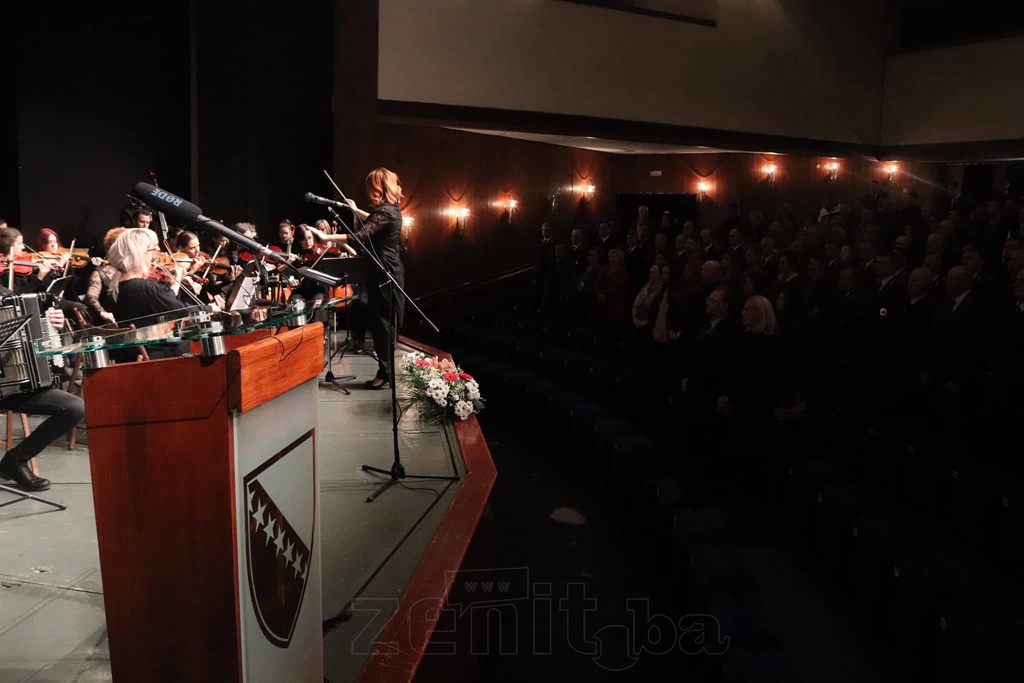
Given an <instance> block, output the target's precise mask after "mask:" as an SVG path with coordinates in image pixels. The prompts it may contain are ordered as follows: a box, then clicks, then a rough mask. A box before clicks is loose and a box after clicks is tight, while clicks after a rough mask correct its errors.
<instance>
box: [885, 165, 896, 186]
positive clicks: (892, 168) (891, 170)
mask: <svg viewBox="0 0 1024 683" xmlns="http://www.w3.org/2000/svg"><path fill="white" fill-rule="evenodd" d="M885 170H886V173H888V174H889V175H888V183H889V184H890V185H895V184H896V172H897V171H898V170H899V167H897V166H896V164H889V165H888V166H887V167H886V168H885Z"/></svg>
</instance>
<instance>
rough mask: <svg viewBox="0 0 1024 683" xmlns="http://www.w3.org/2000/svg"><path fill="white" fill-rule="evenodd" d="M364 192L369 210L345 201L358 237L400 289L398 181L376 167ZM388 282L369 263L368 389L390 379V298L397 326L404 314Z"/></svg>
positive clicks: (332, 238) (326, 238)
mask: <svg viewBox="0 0 1024 683" xmlns="http://www.w3.org/2000/svg"><path fill="white" fill-rule="evenodd" d="M366 194H367V196H368V197H369V198H370V206H371V209H370V211H369V212H367V211H363V210H361V209H360V208H359V207H357V206H356V203H355V202H354V201H353V200H351V199H349V200H348V204H349V206H351V207H352V211H353V213H355V214H356V215H357V216H358V217H359V218H361V219H362V229H361V230H360V229H358V228H357V232H358V237H359V238H360V239H361V240H362V241H363V243H364V244H366V245H367V248H368V249H370V250H371V251H372V252H373V253H374V254H375V255H376V257H377V259H378V260H379V261H380V262H381V263H382V264H383V265H384V267H385V268H386V269H387V270H388V272H389V273H390V274H391V276H392V277H394V278H395V281H396V282H397V283H398V284H399V285H400V286H402V287H403V288H404V287H405V271H404V269H403V267H402V259H401V257H400V255H399V248H400V245H401V236H402V212H401V211H400V210H399V209H398V204H399V202H401V201H402V185H401V182H400V181H399V180H398V176H397V175H395V173H394V172H392V171H389V170H388V169H386V168H376V169H374V170H372V171H370V174H369V175H368V176H366ZM309 230H310V231H311V232H312V233H313V234H314V235H315V236H316V237H317V238H318V239H320V240H321V241H323V242H341V243H342V244H347V243H348V235H328V234H326V233H324V232H323V231H322V230H318V229H316V228H312V227H311V228H309ZM389 281H390V280H389V279H388V278H387V276H385V275H384V274H383V273H381V272H380V271H379V270H378V269H377V268H376V267H372V266H371V268H370V275H369V278H368V280H367V283H366V291H367V294H368V297H369V306H368V308H369V311H368V314H369V315H368V317H369V327H370V333H371V334H372V335H373V348H374V351H376V353H377V375H376V377H374V378H373V379H371V380H368V381H367V382H366V384H367V386H369V387H370V388H371V389H383V388H384V387H386V386H387V385H388V382H390V377H391V374H390V370H391V366H390V363H391V359H390V358H389V355H388V350H389V344H390V343H391V338H392V335H393V334H394V329H395V328H394V325H393V324H392V323H393V321H392V315H391V311H392V298H393V297H394V322H395V323H397V324H398V325H401V324H402V318H403V316H404V313H405V299H404V298H403V297H402V295H401V294H399V293H398V292H392V291H391V290H392V288H391V287H388V286H381V285H384V284H385V283H387V282H389Z"/></svg>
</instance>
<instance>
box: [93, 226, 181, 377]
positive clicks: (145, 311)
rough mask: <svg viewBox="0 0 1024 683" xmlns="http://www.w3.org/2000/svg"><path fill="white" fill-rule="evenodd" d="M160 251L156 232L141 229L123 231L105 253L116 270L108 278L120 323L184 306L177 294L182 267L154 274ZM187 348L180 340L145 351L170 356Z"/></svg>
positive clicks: (115, 315)
mask: <svg viewBox="0 0 1024 683" xmlns="http://www.w3.org/2000/svg"><path fill="white" fill-rule="evenodd" d="M159 252H160V249H159V248H158V247H157V238H156V233H154V232H153V231H152V230H148V229H142V228H132V229H129V230H125V231H124V232H123V233H121V234H120V235H119V236H118V237H117V239H116V240H114V244H113V245H111V247H110V250H109V251H108V252H107V260H108V261H109V262H110V265H111V266H113V267H114V270H115V272H114V276H113V278H112V279H111V288H112V290H113V294H114V310H113V313H114V317H115V318H116V319H117V320H119V321H120V322H121V323H122V324H125V323H127V322H128V321H130V320H133V319H135V318H141V317H143V316H147V315H155V314H158V313H169V312H171V311H177V310H180V309H182V308H184V306H183V305H182V303H181V301H180V300H179V299H178V296H177V295H178V290H179V289H180V286H181V284H180V283H181V278H182V276H183V275H184V273H185V268H184V267H182V266H178V265H175V266H174V267H173V269H169V272H170V273H171V275H173V277H170V276H169V277H166V278H161V277H159V276H160V274H161V273H160V272H157V273H154V265H153V259H154V256H155V255H157V254H159ZM163 274H164V275H166V273H163ZM151 278H154V279H151ZM188 348H189V346H188V343H184V342H183V343H181V344H167V345H161V346H151V347H149V348H148V351H149V356H150V358H170V357H173V356H181V355H184V354H185V353H188Z"/></svg>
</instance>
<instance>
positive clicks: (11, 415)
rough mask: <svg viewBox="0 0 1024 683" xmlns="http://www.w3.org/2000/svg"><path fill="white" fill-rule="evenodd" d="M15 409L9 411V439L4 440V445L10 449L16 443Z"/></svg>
mask: <svg viewBox="0 0 1024 683" xmlns="http://www.w3.org/2000/svg"><path fill="white" fill-rule="evenodd" d="M13 439H14V411H13V410H8V411H7V439H6V440H5V441H4V445H5V446H6V447H7V448H8V449H10V448H11V446H13V445H14V442H13Z"/></svg>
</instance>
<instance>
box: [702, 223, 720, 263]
mask: <svg viewBox="0 0 1024 683" xmlns="http://www.w3.org/2000/svg"><path fill="white" fill-rule="evenodd" d="M700 246H701V250H702V251H703V252H704V255H703V257H702V260H704V261H717V260H718V259H719V257H720V256H721V255H722V252H721V251H720V250H719V248H718V245H716V244H715V233H714V232H712V230H711V228H704V229H703V230H701V231H700Z"/></svg>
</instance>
